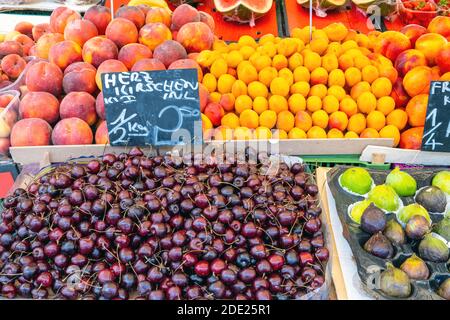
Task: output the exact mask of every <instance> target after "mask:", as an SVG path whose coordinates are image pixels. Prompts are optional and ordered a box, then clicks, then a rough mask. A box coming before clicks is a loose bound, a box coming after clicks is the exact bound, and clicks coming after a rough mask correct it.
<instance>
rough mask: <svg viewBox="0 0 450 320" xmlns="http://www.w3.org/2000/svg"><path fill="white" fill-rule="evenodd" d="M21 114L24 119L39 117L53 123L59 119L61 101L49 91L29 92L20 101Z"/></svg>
mask: <svg viewBox="0 0 450 320" xmlns="http://www.w3.org/2000/svg"><path fill="white" fill-rule="evenodd" d="M19 114H20V117H21V118H23V119H27V118H39V119H43V120H45V121H47V122H48V123H49V124H53V123H55V122H56V121H58V119H59V101H58V99H56V98H55V97H54V96H53V95H52V94H50V93H48V92H28V93H27V94H26V95H25V96H24V97H23V99H22V101H20V105H19Z"/></svg>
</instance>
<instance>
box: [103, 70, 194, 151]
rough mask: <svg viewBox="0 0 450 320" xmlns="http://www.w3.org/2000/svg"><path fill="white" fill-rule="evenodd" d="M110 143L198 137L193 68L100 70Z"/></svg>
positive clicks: (163, 141)
mask: <svg viewBox="0 0 450 320" xmlns="http://www.w3.org/2000/svg"><path fill="white" fill-rule="evenodd" d="M102 87H103V99H104V102H105V111H106V121H107V125H108V132H109V141H110V144H111V145H113V146H125V145H127V146H146V145H151V146H156V147H158V146H174V145H179V144H190V143H194V144H198V143H202V125H201V116H200V98H199V92H198V88H199V87H198V74H197V70H195V69H178V70H164V71H142V72H120V73H118V72H116V73H104V74H102Z"/></svg>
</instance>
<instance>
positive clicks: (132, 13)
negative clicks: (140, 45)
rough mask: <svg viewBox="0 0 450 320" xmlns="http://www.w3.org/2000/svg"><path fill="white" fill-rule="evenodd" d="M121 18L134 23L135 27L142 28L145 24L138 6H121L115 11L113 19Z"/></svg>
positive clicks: (143, 16) (142, 13)
mask: <svg viewBox="0 0 450 320" xmlns="http://www.w3.org/2000/svg"><path fill="white" fill-rule="evenodd" d="M117 18H123V19H127V20H129V21H131V22H133V23H134V25H135V26H136V28H137V29H140V28H142V26H143V25H144V24H145V14H144V12H143V11H142V10H141V9H139V8H138V7H134V6H123V7H120V8H119V9H118V10H117V11H116V15H115V19H117Z"/></svg>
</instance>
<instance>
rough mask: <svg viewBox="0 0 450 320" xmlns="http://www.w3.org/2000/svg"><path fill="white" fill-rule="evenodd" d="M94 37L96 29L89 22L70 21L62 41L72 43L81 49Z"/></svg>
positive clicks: (96, 33) (96, 32)
mask: <svg viewBox="0 0 450 320" xmlns="http://www.w3.org/2000/svg"><path fill="white" fill-rule="evenodd" d="M96 36H98V31H97V27H96V26H95V24H93V23H92V22H91V21H89V20H73V21H70V22H69V23H68V24H67V26H66V28H65V29H64V39H66V40H71V41H74V42H76V43H78V45H79V46H81V47H83V45H84V44H85V42H86V41H88V40H89V39H91V38H93V37H96Z"/></svg>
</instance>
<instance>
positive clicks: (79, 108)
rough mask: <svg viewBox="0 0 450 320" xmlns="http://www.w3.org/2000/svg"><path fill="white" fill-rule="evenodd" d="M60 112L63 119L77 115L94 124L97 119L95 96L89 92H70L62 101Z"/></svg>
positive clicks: (89, 123)
mask: <svg viewBox="0 0 450 320" xmlns="http://www.w3.org/2000/svg"><path fill="white" fill-rule="evenodd" d="M59 114H60V116H61V119H67V118H74V117H75V118H79V119H82V120H84V121H86V123H87V124H88V125H90V126H92V125H93V124H94V123H95V122H96V121H97V113H96V111H95V98H94V97H93V96H91V95H90V94H89V93H87V92H70V93H69V94H68V95H67V96H65V97H64V99H63V100H62V101H61V106H60V108H59Z"/></svg>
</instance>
